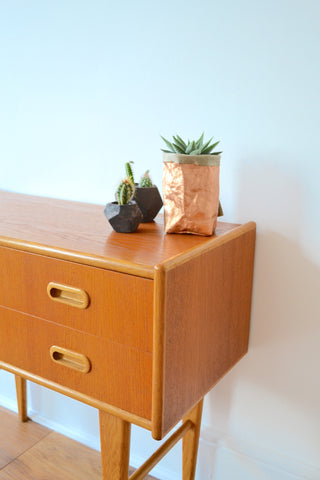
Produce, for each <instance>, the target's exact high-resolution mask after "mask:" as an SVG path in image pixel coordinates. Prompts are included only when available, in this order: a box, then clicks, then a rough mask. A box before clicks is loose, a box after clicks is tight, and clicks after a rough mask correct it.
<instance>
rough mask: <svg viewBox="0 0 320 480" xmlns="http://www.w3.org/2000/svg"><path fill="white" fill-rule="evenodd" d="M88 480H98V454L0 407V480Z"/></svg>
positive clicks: (151, 478)
mask: <svg viewBox="0 0 320 480" xmlns="http://www.w3.org/2000/svg"><path fill="white" fill-rule="evenodd" d="M133 471H134V470H131V471H130V474H131V473H133ZM88 479H90V480H101V464H100V453H99V452H97V451H95V450H92V449H91V448H88V447H86V446H84V445H82V444H81V443H78V442H75V441H74V440H71V439H70V438H67V437H64V436H63V435H60V434H59V433H56V432H54V431H52V430H49V429H48V428H45V427H43V426H41V425H38V424H37V423H34V422H32V421H30V420H29V421H28V422H26V423H21V422H20V421H19V419H18V416H17V415H16V414H15V413H13V412H10V411H9V410H6V409H4V408H2V407H0V480H88ZM146 480H156V479H155V478H154V477H150V476H148V477H146Z"/></svg>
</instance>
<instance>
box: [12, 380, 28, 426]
mask: <svg viewBox="0 0 320 480" xmlns="http://www.w3.org/2000/svg"><path fill="white" fill-rule="evenodd" d="M15 381H16V392H17V403H18V415H19V418H20V420H21V422H26V421H27V420H28V415H27V381H26V380H25V379H24V378H22V377H20V376H19V375H15Z"/></svg>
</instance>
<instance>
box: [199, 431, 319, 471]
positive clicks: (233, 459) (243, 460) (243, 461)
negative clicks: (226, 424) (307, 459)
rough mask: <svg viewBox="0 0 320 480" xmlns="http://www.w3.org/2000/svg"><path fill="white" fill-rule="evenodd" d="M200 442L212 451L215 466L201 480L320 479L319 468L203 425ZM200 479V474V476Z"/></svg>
mask: <svg viewBox="0 0 320 480" xmlns="http://www.w3.org/2000/svg"><path fill="white" fill-rule="evenodd" d="M201 441H202V443H203V444H206V448H207V449H208V450H211V458H212V459H214V463H215V468H214V473H213V474H212V476H202V477H201V480H212V479H213V478H214V480H225V479H229V478H230V479H231V478H232V479H233V478H236V479H237V480H319V479H320V468H319V467H318V466H314V465H310V464H306V463H304V462H303V461H301V460H299V459H297V458H294V457H290V456H287V455H285V454H282V453H279V452H276V451H273V450H271V449H267V448H265V447H262V446H257V445H253V444H252V443H250V442H244V441H240V440H239V439H235V438H231V437H229V436H227V435H226V434H225V433H223V432H220V431H214V430H213V429H212V428H210V427H204V428H203V429H202V431H201ZM200 448H201V446H200ZM199 480H200V477H199Z"/></svg>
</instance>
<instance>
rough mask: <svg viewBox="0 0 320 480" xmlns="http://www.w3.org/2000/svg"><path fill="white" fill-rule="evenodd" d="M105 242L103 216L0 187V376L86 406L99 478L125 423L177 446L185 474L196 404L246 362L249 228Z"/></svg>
mask: <svg viewBox="0 0 320 480" xmlns="http://www.w3.org/2000/svg"><path fill="white" fill-rule="evenodd" d="M159 218H160V220H157V221H156V222H152V223H149V224H141V225H140V226H139V229H138V231H137V232H136V233H133V234H132V233H131V234H119V233H115V232H114V231H113V230H112V229H111V227H110V225H109V224H108V222H107V220H106V219H105V217H104V214H103V206H99V205H90V204H85V203H78V202H70V201H63V200H57V199H49V198H42V197H35V196H29V195H22V194H15V193H9V192H5V191H0V285H1V287H0V368H2V369H4V370H7V371H9V372H11V373H13V374H15V375H16V387H17V397H18V406H19V414H20V417H21V419H22V420H25V419H26V418H27V414H26V394H25V380H31V381H33V382H35V383H38V384H40V385H43V386H45V387H48V388H51V389H53V390H55V391H57V392H60V393H62V394H65V395H68V396H70V397H72V398H75V399H77V400H80V401H82V402H84V403H87V404H89V405H91V406H93V407H96V408H98V409H99V413H100V436H101V453H102V471H103V479H104V480H127V479H128V462H129V449H130V426H131V423H133V424H136V425H139V426H141V427H143V428H145V429H148V430H150V431H151V432H152V436H153V438H155V439H158V440H160V439H162V438H163V437H164V436H165V435H166V434H167V433H168V432H169V431H170V430H171V429H172V428H173V427H174V426H175V425H176V424H177V423H178V422H179V421H180V420H182V421H183V422H182V425H181V427H179V428H178V430H177V431H175V433H174V434H173V436H172V437H170V438H169V439H168V440H167V441H166V442H165V444H164V445H162V447H160V449H159V451H158V453H156V454H155V455H154V456H152V457H151V458H150V459H149V460H148V461H147V462H146V463H145V464H144V465H143V466H142V467H141V468H140V469H139V470H138V471H137V472H135V474H133V475H132V476H131V477H130V478H132V479H133V480H139V479H143V478H144V477H145V476H146V475H147V473H148V472H149V471H150V469H151V468H152V466H154V464H155V463H156V462H157V461H159V459H160V458H162V456H163V455H164V454H165V453H166V452H167V451H168V450H169V449H170V448H171V447H172V445H173V444H175V443H176V442H177V441H178V440H179V439H180V438H183V480H193V479H194V475H195V467H196V458H197V449H198V440H199V432H200V425H201V411H202V400H203V397H204V395H205V394H206V393H207V392H208V391H209V390H210V389H211V388H212V387H213V386H214V385H215V384H216V383H217V381H218V380H219V379H220V378H221V377H222V376H223V375H225V374H226V372H228V370H230V369H231V368H232V366H233V365H234V364H235V363H236V362H237V361H238V360H239V359H240V358H241V357H242V356H243V355H244V354H245V353H246V352H247V349H248V338H249V325H250V309H251V294H252V279H253V263H254V248H255V224H254V223H253V222H249V223H246V224H244V225H236V224H228V223H223V222H218V226H217V229H216V232H215V235H214V236H212V237H200V236H195V235H175V234H171V235H166V234H164V232H163V225H162V221H161V216H160V217H159ZM0 430H1V427H0Z"/></svg>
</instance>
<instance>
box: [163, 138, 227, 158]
mask: <svg viewBox="0 0 320 480" xmlns="http://www.w3.org/2000/svg"><path fill="white" fill-rule="evenodd" d="M203 137H204V132H203V133H202V135H201V137H200V138H199V140H192V141H191V142H190V140H188V143H186V142H185V141H184V140H182V138H181V137H179V135H176V136H174V135H173V137H172V138H173V141H172V142H169V141H168V140H166V139H165V138H163V137H162V136H161V138H162V140H163V141H164V142H165V144H166V145H167V147H168V148H169V149H170V150H163V149H161V150H162V151H163V152H166V153H181V154H183V155H219V154H220V153H222V152H213V151H212V150H213V149H214V148H215V147H216V146H217V145H218V143H220V141H218V142H215V143H213V144H211V141H212V138H213V137H211V138H210V140H209V141H208V142H205V143H204V142H203Z"/></svg>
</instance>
